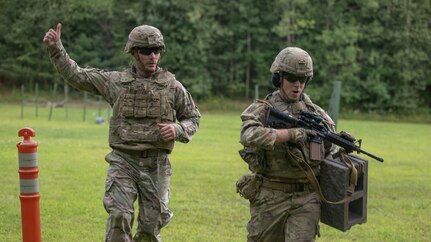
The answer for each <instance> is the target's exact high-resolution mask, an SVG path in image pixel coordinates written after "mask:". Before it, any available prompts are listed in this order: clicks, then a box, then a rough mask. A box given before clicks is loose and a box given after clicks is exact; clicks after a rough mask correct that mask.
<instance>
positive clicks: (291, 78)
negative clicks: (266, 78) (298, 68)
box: [283, 72, 308, 84]
mask: <svg viewBox="0 0 431 242" xmlns="http://www.w3.org/2000/svg"><path fill="white" fill-rule="evenodd" d="M283 78H284V79H286V80H287V81H288V82H291V83H294V82H296V81H299V83H301V84H304V83H306V82H307V81H308V76H295V75H292V74H290V73H286V72H283Z"/></svg>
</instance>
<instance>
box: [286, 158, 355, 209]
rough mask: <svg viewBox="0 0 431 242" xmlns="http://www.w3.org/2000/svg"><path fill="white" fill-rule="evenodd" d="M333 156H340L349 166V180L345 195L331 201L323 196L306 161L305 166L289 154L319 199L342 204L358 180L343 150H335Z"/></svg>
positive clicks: (349, 195)
mask: <svg viewBox="0 0 431 242" xmlns="http://www.w3.org/2000/svg"><path fill="white" fill-rule="evenodd" d="M287 154H288V155H289V156H291V154H290V152H287ZM333 157H334V158H335V157H340V160H341V161H343V162H344V163H345V164H346V166H347V167H348V168H349V170H350V181H349V188H348V190H347V193H346V195H345V197H344V198H343V199H341V200H339V201H336V202H333V201H328V200H327V199H326V198H325V196H324V195H323V193H322V189H321V188H320V184H319V181H317V178H316V175H315V174H314V172H313V168H311V166H310V165H309V164H308V163H307V162H303V163H304V164H305V165H304V166H305V168H304V167H303V166H302V165H301V164H299V162H297V160H296V159H294V158H293V157H292V156H291V158H292V159H291V160H293V161H295V162H296V165H297V166H298V167H299V168H300V169H301V170H302V171H303V172H304V173H305V175H306V176H307V178H308V180H309V181H310V184H311V185H312V186H313V188H314V190H316V191H317V194H318V195H319V197H320V199H321V200H322V201H323V202H324V203H328V204H333V205H336V204H342V203H345V202H347V201H349V200H350V198H351V197H352V194H353V192H354V190H355V186H356V184H357V181H358V171H357V169H356V167H355V166H354V165H353V162H352V160H350V158H349V157H347V155H346V153H345V151H344V150H340V151H339V152H337V153H336V154H334V156H333Z"/></svg>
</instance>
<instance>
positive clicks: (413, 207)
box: [0, 104, 431, 242]
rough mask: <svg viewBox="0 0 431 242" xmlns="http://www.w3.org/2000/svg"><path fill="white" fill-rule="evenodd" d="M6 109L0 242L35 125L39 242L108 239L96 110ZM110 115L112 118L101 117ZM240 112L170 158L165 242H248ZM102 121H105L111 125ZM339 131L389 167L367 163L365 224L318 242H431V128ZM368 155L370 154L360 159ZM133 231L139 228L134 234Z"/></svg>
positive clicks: (102, 134) (103, 135) (213, 122)
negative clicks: (21, 146)
mask: <svg viewBox="0 0 431 242" xmlns="http://www.w3.org/2000/svg"><path fill="white" fill-rule="evenodd" d="M48 111H49V110H48V109H46V108H40V109H39V116H38V117H35V114H34V113H35V110H34V108H31V107H26V109H25V112H24V119H21V117H20V106H19V105H8V104H0V164H1V169H0V184H1V185H0V187H1V193H0V241H6V242H9V241H11V242H15V241H21V240H22V237H21V211H20V200H19V176H18V154H17V148H16V144H17V143H18V142H19V141H21V140H22V138H19V137H18V136H17V133H18V130H20V129H21V128H23V127H31V128H33V129H34V130H35V131H36V137H35V140H37V141H38V142H39V150H38V155H39V159H38V161H39V183H40V194H41V201H40V206H41V227H42V239H43V241H53V242H56V241H62V242H63V241H70V242H75V241H103V240H104V234H105V222H106V218H107V214H106V212H105V210H104V208H103V203H102V198H103V194H104V182H105V176H106V169H107V167H108V164H107V163H106V162H105V161H104V156H105V154H106V153H108V152H109V151H110V148H109V146H108V125H107V123H105V124H102V125H98V124H95V118H96V114H97V113H98V110H97V109H89V110H87V121H86V122H83V110H82V108H69V109H68V118H67V119H66V118H65V111H64V110H63V109H60V108H57V109H55V110H54V113H53V117H52V120H51V121H48ZM103 115H105V116H106V112H104V113H103ZM239 115H240V113H228V114H212V113H205V112H204V113H203V115H202V119H201V127H200V130H199V131H198V133H197V134H196V135H195V137H194V138H193V140H192V142H191V143H189V144H181V143H176V146H175V150H174V152H173V154H172V155H171V162H172V166H173V170H174V174H173V176H172V179H171V200H170V204H169V205H170V206H169V207H170V209H171V210H172V211H173V212H174V219H173V220H172V222H171V223H170V224H169V225H168V226H167V227H166V228H164V229H163V230H162V238H163V241H167V242H169V241H179V242H182V241H201V242H207V241H217V242H218V241H220V242H225V241H228V242H229V241H233V242H236V241H246V234H247V231H246V225H247V221H248V218H249V210H248V201H247V200H244V199H243V198H241V197H240V196H239V195H238V194H236V191H235V182H236V180H237V179H238V178H239V177H240V176H241V175H242V174H245V173H247V172H248V170H247V166H246V164H245V163H244V162H243V161H242V160H241V159H240V157H239V155H238V150H239V149H240V148H241V145H240V144H239V142H238V141H239V128H240V125H241V122H240V118H239ZM105 119H106V118H105ZM338 126H339V127H338V130H339V131H341V130H346V131H349V132H350V133H352V134H354V135H355V136H356V137H357V138H362V139H363V146H362V148H363V149H364V150H366V151H369V152H371V153H374V154H376V155H378V156H381V157H383V158H384V159H385V162H384V163H380V162H377V161H375V160H371V159H369V181H368V185H369V194H368V216H367V222H366V223H365V224H362V225H356V226H354V227H353V228H351V229H350V230H349V231H348V232H340V231H338V230H336V229H333V228H331V227H328V226H326V225H324V224H321V231H320V232H321V237H320V238H318V241H429V240H430V238H431V232H430V231H431V205H430V203H431V176H430V174H431V162H430V158H429V157H430V156H429V150H430V147H431V141H430V138H431V125H429V124H428V125H427V124H407V123H388V122H373V121H353V120H340V121H339V124H338ZM362 157H366V156H362ZM134 229H136V223H135V228H134Z"/></svg>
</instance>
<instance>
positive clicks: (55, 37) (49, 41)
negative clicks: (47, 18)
mask: <svg viewBox="0 0 431 242" xmlns="http://www.w3.org/2000/svg"><path fill="white" fill-rule="evenodd" d="M60 40H61V23H58V24H57V28H56V30H54V29H52V28H50V29H49V30H48V32H46V33H45V36H44V37H43V42H44V43H45V45H46V46H48V47H49V46H52V45H54V44H56V43H57V42H59V41H60Z"/></svg>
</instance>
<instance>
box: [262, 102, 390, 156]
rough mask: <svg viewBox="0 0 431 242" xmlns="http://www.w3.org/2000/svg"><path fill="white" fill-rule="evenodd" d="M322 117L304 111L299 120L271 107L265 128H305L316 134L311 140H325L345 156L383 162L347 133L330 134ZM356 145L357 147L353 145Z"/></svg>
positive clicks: (267, 114) (360, 141)
mask: <svg viewBox="0 0 431 242" xmlns="http://www.w3.org/2000/svg"><path fill="white" fill-rule="evenodd" d="M322 121H323V117H322V116H320V115H318V114H315V113H310V112H306V111H302V112H301V113H300V116H299V118H295V117H294V116H292V115H290V114H287V113H283V112H280V111H278V110H277V109H275V108H273V107H268V111H267V113H266V121H265V127H271V128H275V129H280V128H305V129H310V130H313V131H314V132H315V133H316V136H315V137H312V140H313V139H314V141H317V142H319V141H320V142H321V140H322V139H323V140H327V141H329V142H331V143H333V144H335V145H337V146H339V147H342V148H343V149H344V150H345V151H346V153H347V154H349V153H352V152H353V151H356V152H357V153H358V154H359V153H362V154H365V155H367V156H369V157H371V158H373V159H375V160H378V161H380V162H383V161H384V160H383V158H380V157H378V156H375V155H373V154H371V153H368V152H366V151H365V150H362V149H361V144H362V140H361V139H359V140H357V141H356V139H355V138H354V137H353V136H352V135H350V134H349V133H347V132H344V131H341V132H340V134H338V133H335V132H332V131H331V130H329V129H328V128H327V127H326V126H325V125H323V124H322ZM355 141H356V143H358V144H359V145H356V144H355Z"/></svg>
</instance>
